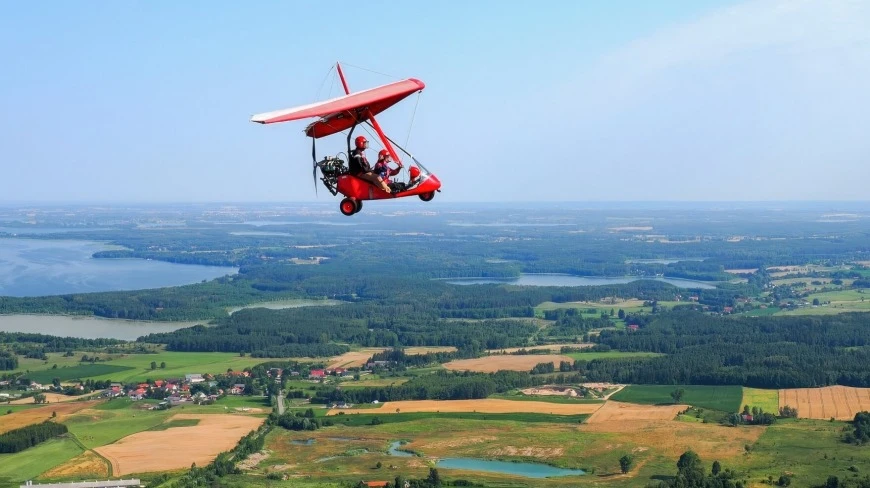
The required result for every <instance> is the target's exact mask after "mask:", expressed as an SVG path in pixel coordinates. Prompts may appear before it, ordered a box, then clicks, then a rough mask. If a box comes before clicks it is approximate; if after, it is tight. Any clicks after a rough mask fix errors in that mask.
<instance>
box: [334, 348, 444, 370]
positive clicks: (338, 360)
mask: <svg viewBox="0 0 870 488" xmlns="http://www.w3.org/2000/svg"><path fill="white" fill-rule="evenodd" d="M387 349H389V348H387V347H367V348H365V349H362V350H360V351H350V352H346V353H344V354H342V355H341V356H335V357H334V358H332V359H330V360H329V366H327V369H335V368H359V367H361V366H365V364H366V361H368V360H369V359H370V358H371V357H372V355H373V354H375V353H379V352H383V351H386V350H387ZM455 350H456V348H455V347H453V346H433V347H409V348H406V349H405V354H407V355H409V356H414V355H417V354H426V353H428V352H452V351H455Z"/></svg>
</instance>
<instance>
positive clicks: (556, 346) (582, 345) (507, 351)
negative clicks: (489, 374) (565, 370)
mask: <svg viewBox="0 0 870 488" xmlns="http://www.w3.org/2000/svg"><path fill="white" fill-rule="evenodd" d="M593 345H594V344H591V343H580V344H544V345H542V346H525V347H509V348H507V349H487V350H486V352H489V353H505V354H510V353H512V352H517V351H521V350H523V349H525V350H527V351H528V350H529V349H547V350H548V351H550V352H560V351H562V348H563V347H576V348H578V349H583V348H587V347H592V346H593Z"/></svg>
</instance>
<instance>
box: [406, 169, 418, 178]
mask: <svg viewBox="0 0 870 488" xmlns="http://www.w3.org/2000/svg"><path fill="white" fill-rule="evenodd" d="M408 174H409V175H411V179H414V178H417V177H419V176H420V168H418V167H416V166H411V167H410V168H408Z"/></svg>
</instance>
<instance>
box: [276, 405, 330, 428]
mask: <svg viewBox="0 0 870 488" xmlns="http://www.w3.org/2000/svg"><path fill="white" fill-rule="evenodd" d="M273 421H274V423H275V425H278V426H280V427H283V428H285V429H287V430H317V429H319V428H321V427H328V426H330V425H332V420H331V419H328V418H322V419H321V418H316V417H315V416H314V410H312V409H310V408H309V409H307V410H306V411H305V412H304V413H303V412H296V413H292V412H285V413H284V415H280V416H279V415H275V417H274V419H273Z"/></svg>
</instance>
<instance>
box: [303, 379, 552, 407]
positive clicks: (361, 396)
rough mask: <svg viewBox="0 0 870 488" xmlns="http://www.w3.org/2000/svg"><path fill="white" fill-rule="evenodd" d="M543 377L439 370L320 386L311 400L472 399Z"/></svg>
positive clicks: (522, 385)
mask: <svg viewBox="0 0 870 488" xmlns="http://www.w3.org/2000/svg"><path fill="white" fill-rule="evenodd" d="M544 381H546V379H544V378H535V377H533V376H531V375H530V374H528V373H525V372H516V371H499V372H497V373H490V374H485V373H472V372H463V373H457V372H448V371H438V372H435V373H432V374H427V375H423V376H418V377H415V378H412V379H411V380H410V381H408V382H407V383H403V384H401V385H396V386H385V387H366V388H359V389H357V388H353V389H348V388H343V389H339V388H320V389H318V390H317V392H316V393H315V395H314V396H313V397H312V398H311V403H326V404H329V403H336V402H347V403H371V402H373V401H375V400H377V401H378V402H381V403H383V402H391V401H392V402H395V401H401V400H471V399H480V398H487V397H488V396H490V395H492V394H494V393H503V392H506V391H508V390H511V389H514V388H526V387H529V386H536V385H540V384H543V382H544Z"/></svg>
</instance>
